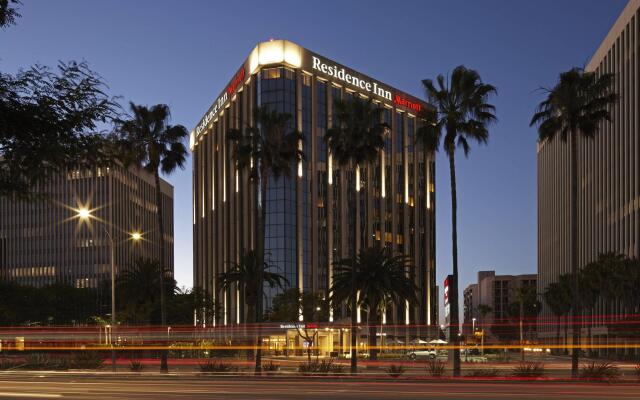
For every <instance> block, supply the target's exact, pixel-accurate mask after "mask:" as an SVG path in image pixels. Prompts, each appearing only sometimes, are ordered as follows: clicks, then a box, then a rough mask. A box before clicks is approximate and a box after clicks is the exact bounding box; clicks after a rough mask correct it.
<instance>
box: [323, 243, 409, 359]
mask: <svg viewBox="0 0 640 400" xmlns="http://www.w3.org/2000/svg"><path fill="white" fill-rule="evenodd" d="M410 265H411V262H410V258H409V257H407V256H404V255H395V256H394V255H392V254H391V251H390V250H389V249H387V248H384V247H380V246H375V247H366V248H363V249H361V250H360V252H359V253H358V255H357V256H356V257H355V258H347V259H342V260H338V261H336V262H335V263H334V270H333V272H334V274H333V284H332V286H331V300H332V302H333V303H334V304H339V303H341V302H343V301H347V300H350V299H354V298H357V303H356V306H365V307H367V308H368V309H369V353H370V357H371V360H372V361H375V360H377V354H378V350H377V348H376V347H377V343H376V327H377V325H379V323H380V319H381V318H380V317H381V313H382V312H383V306H384V305H385V304H387V303H388V302H390V301H393V302H395V304H404V302H406V301H409V302H410V303H412V304H414V303H415V302H417V298H416V294H415V293H416V287H415V285H414V284H413V282H412V281H411V279H410V278H409V277H408V276H407V271H408V269H409V268H410ZM354 276H355V281H356V285H355V287H354V285H353V277H354ZM334 301H335V302H334ZM352 312H353V310H352Z"/></svg>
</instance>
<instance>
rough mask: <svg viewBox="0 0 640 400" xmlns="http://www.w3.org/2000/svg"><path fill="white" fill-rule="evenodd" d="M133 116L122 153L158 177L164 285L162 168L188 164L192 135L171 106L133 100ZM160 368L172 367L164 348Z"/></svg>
mask: <svg viewBox="0 0 640 400" xmlns="http://www.w3.org/2000/svg"><path fill="white" fill-rule="evenodd" d="M130 107H131V112H132V117H131V118H130V119H127V120H122V119H120V120H119V121H118V131H119V133H120V135H121V137H120V139H121V141H120V144H121V148H120V150H121V155H122V159H123V161H124V164H125V165H129V164H135V165H137V166H139V167H142V168H144V169H145V170H146V171H147V172H149V173H150V174H152V175H153V177H154V180H155V192H156V210H157V223H158V236H159V243H158V248H159V251H160V265H161V266H162V268H161V269H160V270H159V272H161V275H160V282H159V285H158V286H159V287H160V288H162V287H163V286H164V284H163V280H164V279H165V274H166V272H170V271H171V270H172V268H168V266H167V264H166V242H165V227H164V218H163V216H164V214H163V212H162V209H163V206H164V205H163V202H162V191H161V186H160V172H162V173H163V174H165V175H169V174H171V173H173V172H175V170H176V169H178V168H180V169H182V168H184V163H185V159H186V155H187V149H186V148H185V145H184V141H185V138H186V137H187V136H188V135H189V133H188V132H187V129H186V128H185V127H184V126H182V125H170V124H169V119H170V116H171V114H170V112H169V106H167V105H165V104H156V105H154V106H152V107H151V108H148V107H145V106H141V105H136V104H134V103H130ZM167 276H168V274H167ZM160 317H161V318H160V320H161V324H162V325H163V326H164V325H166V323H167V321H166V310H165V296H164V291H163V290H160ZM160 370H161V371H165V372H166V371H168V365H167V352H166V350H165V351H163V352H162V357H161V361H160Z"/></svg>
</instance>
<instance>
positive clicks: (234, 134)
mask: <svg viewBox="0 0 640 400" xmlns="http://www.w3.org/2000/svg"><path fill="white" fill-rule="evenodd" d="M254 115H255V122H254V124H253V126H249V127H245V128H244V129H243V130H238V129H231V130H229V134H228V139H229V140H231V141H232V142H233V144H234V148H235V150H234V158H235V161H236V168H237V169H238V170H239V171H246V173H248V176H249V178H250V179H251V182H252V183H253V185H254V186H255V191H256V193H257V194H258V195H257V196H256V202H257V204H256V207H255V210H256V238H255V243H256V247H255V253H253V254H254V257H256V260H255V265H256V266H257V267H258V268H257V270H256V273H257V275H258V282H261V281H262V280H263V279H262V278H261V277H260V275H262V274H263V270H262V266H264V265H265V248H264V234H265V223H266V219H267V191H268V189H269V182H270V180H271V179H272V178H273V179H274V180H276V181H278V180H279V179H280V178H281V177H283V176H284V177H288V176H290V175H291V171H292V169H293V168H294V165H295V163H297V162H299V161H302V160H303V159H304V153H303V152H302V150H301V142H302V140H303V139H304V137H303V136H302V134H301V133H300V132H298V131H296V130H295V129H293V128H292V125H293V121H292V118H291V115H290V114H283V113H278V112H277V111H275V110H269V109H267V108H258V109H256V111H255V112H254ZM255 313H256V314H255V321H256V322H257V323H260V322H261V320H262V314H263V305H262V296H260V297H258V298H257V303H256V304H255ZM257 340H258V343H257V349H258V350H257V352H256V368H255V369H256V371H255V372H256V373H260V372H261V371H262V351H261V343H260V341H261V338H260V334H258V338H257Z"/></svg>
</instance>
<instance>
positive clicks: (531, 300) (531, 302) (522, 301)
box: [511, 285, 540, 362]
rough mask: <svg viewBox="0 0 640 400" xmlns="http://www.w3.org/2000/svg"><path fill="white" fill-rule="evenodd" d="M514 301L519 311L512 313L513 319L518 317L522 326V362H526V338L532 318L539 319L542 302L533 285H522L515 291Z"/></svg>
mask: <svg viewBox="0 0 640 400" xmlns="http://www.w3.org/2000/svg"><path fill="white" fill-rule="evenodd" d="M513 294H514V296H513V297H514V299H515V300H516V301H515V303H513V305H515V306H516V308H517V311H515V310H513V312H511V314H512V317H514V316H516V315H517V316H518V323H519V325H520V361H522V362H524V337H525V335H526V333H527V332H525V331H529V330H530V329H531V325H532V323H531V321H532V318H534V317H537V316H538V313H539V312H540V302H539V301H538V300H537V297H538V294H537V293H536V287H535V286H533V285H520V286H518V287H516V288H514V290H513ZM525 318H526V319H527V320H528V321H527V327H525V326H524V320H525Z"/></svg>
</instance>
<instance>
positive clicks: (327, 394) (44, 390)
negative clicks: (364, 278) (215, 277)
mask: <svg viewBox="0 0 640 400" xmlns="http://www.w3.org/2000/svg"><path fill="white" fill-rule="evenodd" d="M331 398H334V399H425V398H429V399H580V400H591V399H593V400H596V399H598V400H601V399H638V398H640V385H620V384H616V385H607V384H588V383H559V382H532V383H527V382H514V383H510V382H506V383H505V382H494V383H491V382H489V383H486V382H483V383H481V382H433V381H428V382H402V381H399V382H394V381H387V382H384V381H366V380H356V381H341V380H333V381H331V380H313V379H287V378H272V379H269V378H265V379H250V378H227V377H219V376H218V377H184V376H179V375H168V376H156V377H151V378H149V377H142V376H131V375H128V376H122V377H110V376H73V375H64V374H47V373H44V374H38V373H34V374H18V375H16V374H10V375H9V374H0V399H156V400H160V399H331Z"/></svg>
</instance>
